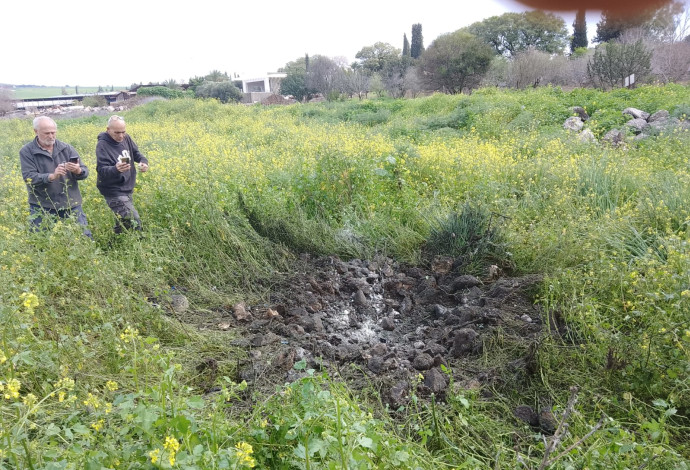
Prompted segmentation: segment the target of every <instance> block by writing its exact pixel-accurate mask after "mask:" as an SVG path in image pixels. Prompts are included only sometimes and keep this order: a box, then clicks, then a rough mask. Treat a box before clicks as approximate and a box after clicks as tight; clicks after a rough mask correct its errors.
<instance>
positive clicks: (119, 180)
mask: <svg viewBox="0 0 690 470" xmlns="http://www.w3.org/2000/svg"><path fill="white" fill-rule="evenodd" d="M135 162H136V163H138V164H139V170H140V171H142V172H144V171H147V170H148V169H149V161H148V160H147V159H146V157H144V156H143V155H142V154H141V152H140V151H139V148H138V147H137V144H135V143H134V141H133V140H132V138H131V137H130V136H129V135H128V134H127V132H126V126H125V120H124V119H123V118H121V117H120V116H111V117H110V119H108V126H107V127H106V131H105V132H101V133H100V134H99V135H98V143H97V144H96V171H97V173H98V179H97V181H96V186H97V187H98V190H99V191H100V192H101V194H102V195H103V197H104V198H105V202H106V203H107V204H108V207H110V209H111V210H112V211H113V213H115V217H116V222H115V233H122V231H123V230H124V229H131V228H133V229H134V230H141V219H140V218H139V213H138V212H137V210H136V208H135V207H134V201H133V199H132V193H133V192H134V185H135V184H136V182H137V169H136V166H135V165H134V163H135Z"/></svg>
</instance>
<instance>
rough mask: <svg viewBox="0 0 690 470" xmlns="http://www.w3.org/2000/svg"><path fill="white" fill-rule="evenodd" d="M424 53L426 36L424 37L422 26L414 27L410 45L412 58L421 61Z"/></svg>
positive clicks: (416, 24)
mask: <svg viewBox="0 0 690 470" xmlns="http://www.w3.org/2000/svg"><path fill="white" fill-rule="evenodd" d="M422 53H424V36H423V35H422V24H421V23H415V24H413V25H412V43H411V44H410V57H412V58H413V59H419V58H420V57H421V55H422Z"/></svg>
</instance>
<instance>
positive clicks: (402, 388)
mask: <svg viewBox="0 0 690 470" xmlns="http://www.w3.org/2000/svg"><path fill="white" fill-rule="evenodd" d="M409 387H410V386H409V384H408V383H407V382H404V381H402V382H398V383H396V384H395V385H393V387H392V388H391V390H390V392H389V394H388V396H389V398H390V401H391V407H392V408H399V407H401V406H403V405H404V404H405V403H406V402H407V390H408V388H409Z"/></svg>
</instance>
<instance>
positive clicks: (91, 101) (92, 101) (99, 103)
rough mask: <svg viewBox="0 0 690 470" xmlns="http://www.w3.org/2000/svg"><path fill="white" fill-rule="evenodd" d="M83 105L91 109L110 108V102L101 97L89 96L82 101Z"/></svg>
mask: <svg viewBox="0 0 690 470" xmlns="http://www.w3.org/2000/svg"><path fill="white" fill-rule="evenodd" d="M81 104H83V105H84V106H88V107H90V108H98V107H103V106H108V100H106V99H105V97H104V96H100V95H94V96H87V97H85V98H84V99H83V100H81Z"/></svg>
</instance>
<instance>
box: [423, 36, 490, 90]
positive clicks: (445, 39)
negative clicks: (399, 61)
mask: <svg viewBox="0 0 690 470" xmlns="http://www.w3.org/2000/svg"><path fill="white" fill-rule="evenodd" d="M493 57H494V53H493V51H492V49H491V47H490V46H489V45H488V44H486V43H485V42H484V41H482V40H481V39H479V38H478V37H476V36H474V35H472V34H470V33H468V32H467V31H464V30H458V31H455V32H454V33H447V34H443V35H441V36H439V37H438V38H436V39H435V40H434V42H432V43H431V45H430V46H429V48H428V49H427V50H426V51H424V54H422V56H421V58H420V62H419V66H418V71H419V77H420V79H421V80H423V81H424V83H425V84H426V85H427V86H428V87H429V88H431V89H433V90H440V91H444V92H447V93H453V94H454V93H461V92H462V90H463V89H465V88H469V89H472V88H475V87H476V86H478V85H479V82H480V81H481V78H482V76H483V75H484V73H485V72H486V71H487V70H488V68H489V65H490V64H491V59H492V58H493Z"/></svg>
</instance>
